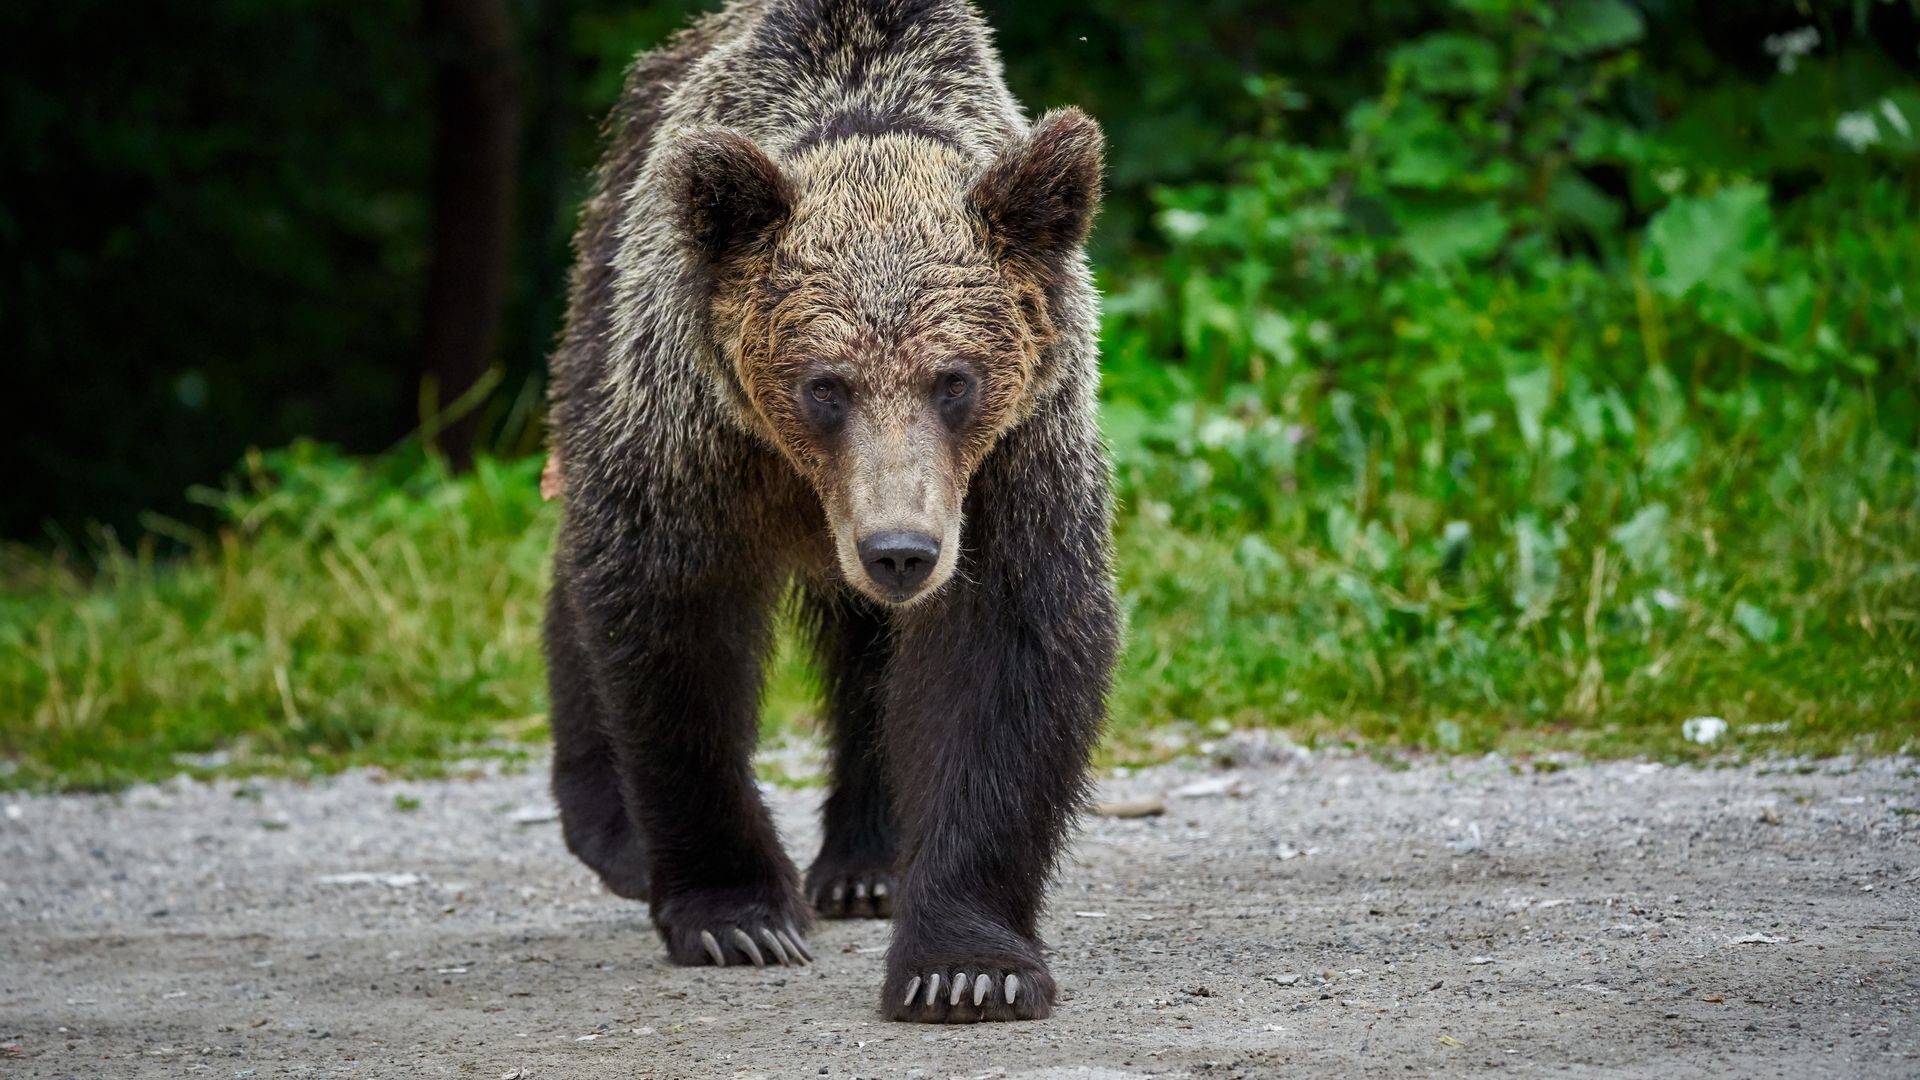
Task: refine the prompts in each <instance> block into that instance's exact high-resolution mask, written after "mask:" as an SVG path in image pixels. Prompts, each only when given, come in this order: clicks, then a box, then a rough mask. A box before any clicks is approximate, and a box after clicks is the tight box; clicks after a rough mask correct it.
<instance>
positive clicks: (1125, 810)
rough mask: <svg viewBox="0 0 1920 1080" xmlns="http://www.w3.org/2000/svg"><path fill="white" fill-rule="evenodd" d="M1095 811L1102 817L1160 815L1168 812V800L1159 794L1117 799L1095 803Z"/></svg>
mask: <svg viewBox="0 0 1920 1080" xmlns="http://www.w3.org/2000/svg"><path fill="white" fill-rule="evenodd" d="M1093 812H1094V813H1096V814H1098V815H1100V816H1101V817H1110V818H1142V817H1159V816H1160V815H1161V814H1164V813H1166V812H1167V800H1165V799H1163V798H1161V797H1160V796H1158V795H1148V796H1145V797H1142V798H1138V799H1115V800H1113V801H1111V802H1103V803H1096V804H1094V807H1093Z"/></svg>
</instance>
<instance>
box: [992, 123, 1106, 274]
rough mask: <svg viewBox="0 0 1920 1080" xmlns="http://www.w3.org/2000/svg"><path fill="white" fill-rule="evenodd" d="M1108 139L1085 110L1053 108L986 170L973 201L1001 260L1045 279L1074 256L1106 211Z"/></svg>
mask: <svg viewBox="0 0 1920 1080" xmlns="http://www.w3.org/2000/svg"><path fill="white" fill-rule="evenodd" d="M1105 151H1106V139H1105V138H1104V137H1103V136H1102V135H1101V134H1100V125H1099V124H1096V123H1094V122H1093V118H1092V117H1090V116H1088V115H1087V114H1086V113H1083V112H1081V111H1080V110H1079V109H1074V108H1066V109H1055V110H1054V111H1052V112H1050V113H1047V114H1046V115H1045V116H1042V117H1041V118H1040V122H1039V123H1037V124H1035V125H1033V131H1032V133H1031V134H1030V135H1028V136H1027V139H1026V141H1025V142H1022V143H1020V144H1018V145H1016V146H1013V147H1011V148H1010V149H1008V150H1007V151H1006V152H1005V153H1003V154H1001V155H1000V157H999V159H998V160H996V161H995V162H994V163H993V164H992V165H990V166H988V167H987V171H986V172H985V173H982V174H981V176H980V179H979V180H978V181H976V182H975V183H974V185H973V190H972V191H971V192H970V193H969V194H968V196H967V205H968V206H969V207H971V208H972V210H973V212H974V213H975V214H976V215H978V216H979V219H980V221H981V222H982V223H983V224H984V225H985V226H986V231H987V237H988V239H989V240H990V241H991V242H992V244H993V247H994V250H995V253H996V254H998V255H999V256H1000V257H1001V258H1004V259H1007V260H1009V261H1012V262H1016V263H1019V264H1022V265H1026V266H1028V267H1030V268H1032V269H1033V270H1035V271H1038V272H1040V273H1041V274H1042V275H1044V276H1048V277H1051V276H1052V275H1054V274H1055V273H1057V272H1058V271H1059V270H1060V269H1061V268H1062V267H1063V266H1064V265H1065V264H1066V262H1067V260H1069V259H1071V258H1072V257H1073V256H1074V253H1075V252H1076V250H1077V249H1078V248H1079V247H1080V245H1081V244H1082V243H1083V242H1084V241H1085V240H1086V238H1087V232H1088V230H1089V229H1091V228H1092V227H1093V215H1094V213H1095V211H1097V210H1099V208H1100V173H1101V167H1102V163H1103V159H1104V157H1105Z"/></svg>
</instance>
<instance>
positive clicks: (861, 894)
mask: <svg viewBox="0 0 1920 1080" xmlns="http://www.w3.org/2000/svg"><path fill="white" fill-rule="evenodd" d="M893 890H894V880H893V868H892V867H891V866H887V865H875V864H873V863H872V862H861V861H859V860H829V859H827V858H826V857H825V856H822V857H821V858H819V859H817V860H815V862H814V864H813V869H811V870H809V871H807V899H808V900H810V901H812V902H813V910H814V911H816V912H818V913H819V914H820V917H821V918H823V919H888V918H892V917H893Z"/></svg>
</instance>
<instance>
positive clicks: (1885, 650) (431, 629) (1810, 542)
mask: <svg viewBox="0 0 1920 1080" xmlns="http://www.w3.org/2000/svg"><path fill="white" fill-rule="evenodd" d="M1850 464H1851V465H1852V466H1853V467H1856V468H1857V466H1858V462H1852V463H1850ZM538 471H539V462H538V461H537V460H535V459H524V460H517V461H506V462H501V461H491V460H483V461H482V462H481V463H480V464H479V466H478V467H477V468H476V469H475V471H474V472H473V473H472V474H470V475H467V476H463V477H449V476H447V475H445V474H444V473H443V472H442V471H441V470H439V469H438V468H437V467H436V466H434V465H432V464H424V463H420V462H418V461H417V460H416V461H414V462H412V463H411V464H409V463H408V462H406V461H404V460H390V461H355V460H349V459H345V458H342V457H339V456H336V455H334V454H332V453H330V452H327V451H325V450H323V449H320V448H316V447H312V446H300V447H295V448H292V449H290V450H287V451H283V452H279V453H275V454H270V455H265V456H255V457H253V458H251V459H249V461H248V462H247V463H246V466H245V468H244V469H243V471H242V473H241V475H240V478H239V479H238V480H236V481H234V482H233V483H232V484H231V485H230V487H229V488H227V489H225V490H223V491H220V492H205V493H202V496H203V499H204V501H207V502H209V503H211V504H213V505H214V506H215V507H216V508H217V509H218V511H219V513H220V514H221V517H222V521H223V524H222V525H221V526H220V527H218V528H217V529H216V530H215V531H213V532H212V533H210V534H207V535H200V534H196V533H193V532H191V531H188V530H185V529H184V528H183V527H180V526H178V525H174V524H170V523H167V522H159V521H155V522H153V523H152V524H153V527H154V528H155V529H156V530H157V531H156V533H155V534H154V536H152V537H149V538H148V539H147V540H145V541H142V542H139V543H135V544H132V545H128V546H122V545H119V544H116V543H114V542H112V540H111V538H108V537H104V536H101V537H96V538H95V542H96V544H97V545H98V547H99V549H100V551H99V554H98V555H97V557H94V558H91V559H88V560H85V561H81V560H79V559H77V558H75V557H74V556H72V555H71V554H65V555H46V554H38V553H30V552H26V551H23V550H13V551H10V552H9V553H8V554H7V555H6V559H5V564H4V584H5V590H4V594H3V595H0V760H4V762H5V766H4V768H5V772H4V775H0V786H9V787H33V788H69V789H109V788H113V787H116V786H119V785H123V784H125V783H128V782H131V781H135V780H139V779H152V778H158V777H164V776H168V775H172V774H174V773H177V772H189V773H201V774H204V773H211V772H225V773H253V772H271V773H293V774H307V773H313V772H324V771H329V770H334V769H338V768H341V767H345V766H350V765H356V764H379V765H383V766H386V767H388V768H392V769H395V770H398V771H401V772H404V773H408V774H428V775H431V774H435V773H439V772H442V771H444V770H446V769H447V768H449V767H451V766H453V765H456V764H458V763H460V762H462V761H465V760H470V759H472V758H474V757H476V756H485V755H504V756H508V757H512V758H520V757H523V756H524V755H525V754H526V753H527V751H528V750H529V749H531V748H532V747H533V746H534V745H536V744H537V743H538V742H539V741H540V740H541V739H543V738H544V735H545V722H544V713H545V709H546V699H545V687H544V683H543V678H542V669H541V660H540V651H539V633H540V612H541V604H542V597H543V595H544V588H545V585H544V580H545V573H546V564H547V554H548V545H549V543H550V537H551V533H552V531H553V527H554V512H553V508H552V507H551V506H548V505H545V504H543V503H541V502H540V500H539V498H538V496H537V494H536V491H535V488H536V477H537V474H538ZM1854 479H1855V480H1857V479H1858V477H1854ZM1838 482H1839V478H1838V477H1836V476H1834V475H1831V474H1825V473H1818V472H1816V473H1812V474H1810V475H1808V476H1807V477H1806V478H1805V483H1806V488H1807V489H1808V490H1796V491H1794V492H1789V493H1787V494H1788V495H1790V496H1791V497H1790V498H1786V499H1783V500H1782V502H1781V504H1780V505H1779V506H1778V507H1777V508H1776V511H1777V512H1776V514H1775V515H1774V517H1773V518H1772V520H1771V521H1769V522H1764V523H1762V522H1754V523H1750V524H1751V525H1752V527H1750V528H1745V529H1742V528H1739V527H1738V524H1739V523H1738V522H1728V523H1726V524H1727V525H1728V526H1729V527H1727V528H1725V529H1724V531H1723V533H1722V536H1723V538H1722V539H1720V540H1717V541H1713V542H1712V543H1711V550H1709V544H1708V542H1705V541H1702V540H1699V539H1697V538H1696V539H1695V540H1693V541H1691V542H1687V543H1676V550H1675V551H1674V552H1672V553H1670V554H1669V556H1668V558H1669V560H1670V562H1669V564H1668V570H1669V572H1678V573H1679V575H1680V576H1681V577H1683V578H1689V579H1691V580H1695V581H1699V582H1700V583H1701V586H1700V587H1699V588H1698V589H1695V590H1692V591H1690V593H1689V594H1688V595H1686V596H1684V597H1680V598H1678V599H1677V602H1676V603H1674V605H1673V606H1672V608H1671V609H1670V610H1669V609H1668V608H1667V607H1663V606H1660V605H1658V604H1653V605H1650V604H1649V603H1648V602H1647V600H1646V597H1645V596H1644V595H1643V594H1642V593H1641V592H1640V591H1639V587H1640V585H1641V584H1642V581H1641V579H1640V577H1639V576H1638V575H1637V574H1636V573H1635V572H1634V571H1632V570H1630V569H1628V567H1629V566H1630V563H1629V561H1628V560H1627V559H1626V558H1625V557H1624V556H1620V555H1614V556H1610V557H1609V556H1606V555H1604V553H1596V555H1595V558H1594V561H1593V562H1592V563H1591V564H1589V565H1590V566H1591V567H1593V569H1588V568H1587V567H1582V566H1574V567H1572V568H1571V569H1570V570H1568V571H1566V572H1565V573H1563V575H1562V577H1563V580H1562V581H1561V583H1560V586H1558V587H1556V589H1555V590H1554V591H1553V593H1552V595H1551V597H1550V598H1548V599H1546V600H1543V601H1536V606H1535V607H1533V608H1528V609H1520V610H1519V611H1518V613H1517V614H1516V612H1515V609H1514V608H1513V607H1512V604H1511V601H1510V598H1506V597H1503V596H1501V595H1500V594H1501V593H1502V592H1503V591H1504V587H1505V585H1506V584H1507V583H1508V581H1509V579H1510V577H1511V572H1510V571H1503V570H1502V569H1501V565H1500V564H1501V563H1502V562H1503V558H1502V556H1503V555H1504V554H1505V553H1502V552H1498V551H1483V552H1478V553H1474V554H1469V555H1468V556H1467V557H1466V558H1465V559H1464V560H1463V564H1462V566H1460V567H1459V568H1457V569H1449V570H1448V571H1447V572H1446V573H1441V572H1440V567H1441V563H1442V562H1444V556H1443V555H1436V556H1435V557H1434V560H1433V565H1432V566H1431V567H1428V568H1427V569H1426V570H1420V569H1418V568H1416V569H1413V570H1409V569H1408V568H1407V567H1406V566H1403V565H1400V564H1399V563H1396V562H1395V561H1394V560H1393V559H1391V558H1388V557H1387V553H1386V552H1385V551H1384V550H1383V549H1385V548H1392V547H1394V546H1395V545H1396V544H1398V543H1399V541H1397V540H1395V539H1393V538H1392V537H1391V536H1390V535H1388V534H1385V533H1384V532H1380V533H1377V534H1376V535H1373V536H1372V538H1371V539H1370V540H1368V541H1367V542H1366V543H1360V544H1354V545H1352V546H1351V547H1349V548H1347V549H1346V551H1347V553H1346V554H1345V555H1339V554H1336V553H1335V552H1336V550H1337V549H1336V548H1335V547H1334V546H1333V545H1330V544H1329V543H1326V542H1324V541H1323V542H1314V541H1313V537H1312V535H1311V534H1309V533H1305V532H1303V533H1300V534H1297V535H1293V534H1289V533H1288V532H1287V531H1285V530H1282V529H1269V530H1265V531H1247V532H1244V533H1242V534H1240V535H1237V536H1234V535H1209V534H1208V533H1206V532H1202V531H1192V530H1184V529H1180V528H1177V527H1174V526H1172V525H1169V524H1166V523H1165V522H1164V521H1163V520H1160V519H1162V518H1164V517H1165V516H1166V512H1165V509H1164V508H1162V507H1158V506H1156V505H1154V504H1152V503H1151V502H1149V501H1141V502H1138V503H1137V504H1134V505H1129V506H1127V507H1126V508H1125V509H1124V511H1123V513H1122V516H1121V518H1120V521H1119V523H1118V540H1119V546H1120V552H1121V582H1122V589H1123V595H1124V601H1125V607H1126V611H1127V618H1128V624H1129V634H1128V648H1127V653H1126V658H1125V661H1124V663H1123V665H1122V668H1121V672H1120V677H1119V683H1118V686H1117V688H1116V690H1115V692H1114V695H1113V699H1112V714H1113V723H1112V734H1111V737H1110V739H1109V742H1108V745H1107V747H1106V748H1105V750H1104V754H1105V758H1106V760H1108V761H1112V762H1134V761H1141V760H1148V759H1153V758H1156V757H1162V756H1164V755H1165V754H1166V753H1167V752H1168V747H1169V746H1170V745H1177V743H1178V741H1179V740H1178V739H1177V738H1176V739H1175V740H1174V741H1173V742H1172V743H1169V741H1168V739H1167V738H1166V734H1167V732H1168V730H1169V729H1170V728H1171V730H1173V731H1174V732H1176V733H1179V732H1187V733H1189V734H1190V736H1191V737H1192V738H1195V739H1198V738H1203V737H1204V736H1205V734H1206V733H1207V732H1209V731H1214V732H1217V731H1220V730H1222V729H1223V728H1225V727H1228V726H1279V727H1284V728H1287V729H1289V730H1290V731H1292V732H1293V733H1294V734H1295V736H1296V737H1298V738H1301V739H1304V740H1309V741H1314V742H1318V743H1321V744H1325V743H1328V742H1342V743H1348V742H1351V743H1357V744H1360V745H1365V746H1369V747H1376V748H1400V747H1419V748H1427V749H1432V750H1437V751H1460V752H1479V751H1483V750H1487V749H1500V750H1505V751H1509V752H1516V753H1526V752H1533V751H1540V750H1550V749H1564V750H1574V751H1578V752H1582V753H1587V754H1593V755H1620V754H1628V755H1631V754H1649V755H1654V756H1658V757H1663V758H1700V757H1702V756H1705V755H1707V754H1709V753H1720V752H1725V751H1727V750H1732V751H1733V752H1735V753H1743V754H1744V753H1753V752H1790V753H1814V754H1828V753H1839V752H1849V751H1851V752H1894V751H1901V750H1911V749H1912V748H1913V743H1914V732H1915V731H1916V723H1915V721H1916V719H1920V691H1917V690H1916V686H1920V679H1916V671H1915V667H1916V658H1920V627H1917V625H1916V613H1917V612H1920V588H1917V587H1916V579H1917V577H1920V566H1916V562H1915V553H1916V552H1920V543H1916V539H1917V538H1916V529H1915V523H1916V518H1915V511H1914V508H1913V503H1912V500H1911V498H1908V500H1907V502H1906V503H1905V505H1904V507H1903V508H1899V509H1876V508H1874V507H1872V506H1870V505H1860V506H1857V507H1854V508H1853V509H1852V510H1847V507H1848V506H1852V504H1851V503H1848V504H1845V505H1837V504H1835V503H1834V500H1823V499H1817V498H1811V497H1809V494H1808V491H1809V490H1812V489H1818V488H1821V487H1823V486H1831V485H1834V484H1837V483H1838ZM1887 482H1888V483H1891V481H1890V480H1888V481H1887ZM1842 511H1846V512H1842ZM162 534H164V535H165V536H166V537H167V538H168V539H167V542H168V543H171V544H174V545H181V544H184V545H185V547H186V553H185V554H183V555H177V556H174V557H171V558H168V559H165V560H161V559H157V558H156V557H155V556H154V554H153V552H154V550H155V549H156V547H158V546H159V543H158V541H157V539H156V538H157V537H159V536H161V535H162ZM1407 546H1408V547H1409V548H1418V547H1419V545H1418V544H1409V545H1407ZM1415 561H1416V562H1418V559H1417V558H1416V559H1415ZM1569 561H1570V562H1571V561H1572V560H1571V559H1570V560H1569ZM1675 563H1677V564H1678V566H1677V570H1676V567H1675V566H1674V564H1675ZM1529 572H1531V573H1538V571H1537V570H1533V571H1529ZM1742 604H1745V605H1747V606H1746V607H1742V606H1741V605H1742ZM1749 609H1754V610H1761V609H1764V614H1765V621H1764V622H1762V621H1758V620H1757V619H1756V617H1755V616H1754V615H1753V614H1752V613H1751V611H1749ZM1530 612H1531V614H1530ZM1742 612H1747V614H1745V615H1743V614H1742ZM812 687H813V679H812V675H811V672H810V671H809V670H808V668H807V665H806V663H805V662H804V660H803V659H802V658H801V657H800V656H799V655H798V653H797V650H795V649H794V648H793V647H792V643H791V642H787V643H786V644H784V645H783V648H782V652H781V654H780V656H779V657H778V658H777V660H776V662H775V664H774V666H773V669H772V672H771V675H770V679H769V687H768V693H767V708H766V727H767V729H768V731H769V732H770V733H778V732H782V731H788V730H794V729H798V728H804V727H808V726H810V725H811V724H812V717H813V716H814V715H815V712H816V708H817V706H816V705H815V702H814V699H813V693H812ZM1702 713H1708V714H1715V715H1719V716H1723V717H1725V718H1726V719H1727V720H1729V721H1730V722H1731V723H1732V725H1733V728H1732V733H1731V734H1730V736H1729V737H1728V739H1727V740H1725V741H1723V743H1722V744H1721V745H1720V746H1718V747H1716V748H1714V749H1713V750H1711V751H1710V750H1707V749H1705V748H1701V747H1696V746H1693V745H1691V744H1689V743H1687V742H1685V741H1684V740H1683V739H1682V738H1681V736H1680V725H1681V722H1682V721H1683V720H1684V719H1685V718H1686V717H1689V716H1693V715H1696V714H1702ZM215 751H219V752H222V753H223V755H224V756H223V757H222V758H217V759H209V758H206V757H204V756H202V755H206V754H209V753H210V752H215Z"/></svg>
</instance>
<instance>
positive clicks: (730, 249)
mask: <svg viewBox="0 0 1920 1080" xmlns="http://www.w3.org/2000/svg"><path fill="white" fill-rule="evenodd" d="M667 183H668V184H669V185H670V188H671V190H672V193H673V206H674V209H675V212H676V214H677V217H678V222H677V223H678V225H679V230H680V237H681V240H682V242H684V243H685V244H686V245H687V248H688V250H689V251H690V252H692V254H693V256H694V258H695V259H696V260H698V261H699V262H700V264H701V265H702V266H703V267H704V268H706V269H709V270H711V269H715V268H718V267H719V266H720V265H722V264H724V263H726V262H728V261H730V260H732V259H735V258H739V257H741V256H743V255H750V254H753V253H754V252H756V251H758V250H761V249H763V248H764V247H765V246H766V245H768V244H770V243H771V242H772V240H773V236H774V234H775V233H777V232H779V230H780V227H781V226H782V225H784V224H786V221H787V218H788V217H789V216H790V215H791V214H792V213H793V203H794V194H793V185H792V184H791V183H790V182H789V181H788V180H787V178H786V176H785V175H784V174H782V173H781V172H780V166H778V165H776V164H774V163H773V160H772V159H771V158H769V157H767V155H766V154H764V153H762V152H761V150H760V148H759V147H758V146H755V145H754V144H753V140H751V139H748V138H747V137H746V136H744V135H740V134H738V133H736V132H732V131H720V130H711V131H693V132H688V133H687V134H685V135H682V136H681V137H680V138H679V139H678V140H677V141H676V143H675V146H674V157H673V158H672V159H671V165H670V166H669V168H668V171H667Z"/></svg>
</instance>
